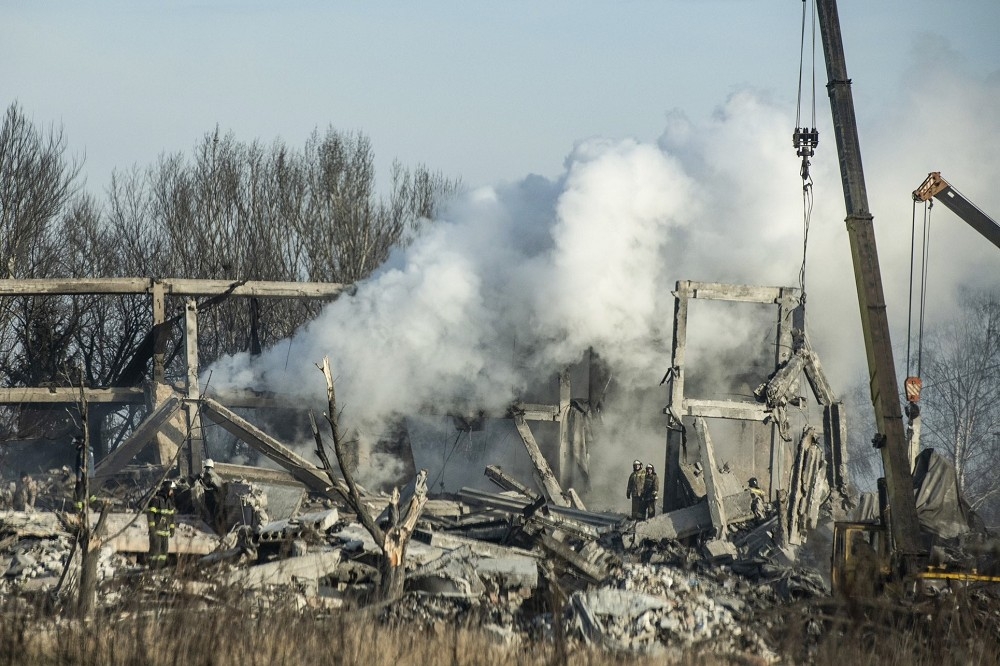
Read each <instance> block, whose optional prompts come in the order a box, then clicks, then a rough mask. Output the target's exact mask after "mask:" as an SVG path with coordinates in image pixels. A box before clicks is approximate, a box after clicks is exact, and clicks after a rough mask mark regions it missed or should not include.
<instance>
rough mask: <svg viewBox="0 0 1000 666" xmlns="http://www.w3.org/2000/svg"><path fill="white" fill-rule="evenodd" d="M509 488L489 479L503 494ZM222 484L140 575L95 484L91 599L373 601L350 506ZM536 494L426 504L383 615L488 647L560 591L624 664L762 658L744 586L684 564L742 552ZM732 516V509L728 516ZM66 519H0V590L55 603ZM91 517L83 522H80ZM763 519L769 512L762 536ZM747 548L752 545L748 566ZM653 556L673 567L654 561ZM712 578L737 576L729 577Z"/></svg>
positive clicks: (140, 559) (370, 501)
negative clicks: (707, 653)
mask: <svg viewBox="0 0 1000 666" xmlns="http://www.w3.org/2000/svg"><path fill="white" fill-rule="evenodd" d="M495 469H497V470H498V469H499V468H495ZM123 473H124V472H123ZM57 474H58V472H56V471H54V472H53V475H57ZM494 475H495V476H496V478H498V479H503V478H504V477H505V476H506V475H505V474H498V473H496V472H494ZM130 478H135V475H132V477H130ZM491 478H492V477H491ZM44 481H46V480H44V479H43V483H42V484H41V485H42V486H43V487H46V488H49V489H50V491H51V489H54V488H59V485H58V484H53V483H45V482H44ZM509 481H510V479H509V478H508V480H507V481H503V483H504V484H505V485H507V486H511V485H513V484H511V483H509ZM156 485H157V479H151V480H150V483H149V486H150V489H152V488H155V487H156ZM226 486H227V489H226V490H227V492H226V495H225V497H226V501H225V503H224V504H223V515H225V516H226V519H225V520H219V521H214V522H211V523H210V522H209V521H208V520H206V518H209V516H202V515H189V514H181V515H178V517H177V525H178V527H177V532H176V534H175V535H174V537H173V538H172V539H171V541H170V558H171V561H172V562H174V561H175V562H177V563H178V565H179V566H178V567H177V568H176V569H168V570H167V571H166V572H156V573H153V572H150V571H148V570H147V569H146V568H145V566H144V556H145V552H146V550H147V549H148V538H147V535H146V528H147V525H146V520H145V517H144V515H143V513H142V510H141V509H142V506H141V504H137V503H136V499H135V498H137V497H139V498H141V497H142V495H143V494H142V493H136V492H135V489H134V488H133V487H131V486H129V485H127V484H123V485H120V486H118V487H113V486H110V485H109V488H108V489H107V490H105V493H110V495H111V497H110V498H109V499H108V500H107V501H108V502H109V504H110V506H111V509H110V511H109V512H108V517H107V520H106V526H107V529H106V530H105V531H104V532H103V534H104V537H103V538H102V539H100V540H99V543H98V545H97V547H98V549H99V557H98V576H97V579H98V585H99V589H100V590H101V594H100V595H99V597H98V598H99V603H100V604H103V605H104V606H107V607H113V606H115V605H116V604H120V603H123V602H124V600H125V599H127V598H128V595H129V594H130V593H129V592H128V590H130V589H133V590H134V586H135V585H136V582H135V581H136V580H140V579H137V578H136V577H137V576H139V577H144V579H149V580H152V579H153V578H154V577H155V578H160V579H164V580H166V579H169V577H171V576H175V577H177V578H178V579H179V580H178V582H179V584H181V586H182V587H181V588H178V590H179V592H177V594H184V595H187V596H190V597H191V598H196V599H198V600H199V603H212V600H213V599H216V598H220V593H219V590H218V589H217V588H224V587H227V586H229V587H232V588H235V589H239V590H242V591H243V593H244V594H252V595H265V596H267V595H271V594H275V593H278V592H279V591H281V590H285V591H286V592H287V593H291V595H292V598H295V599H298V602H297V604H298V607H300V608H302V609H311V610H314V611H317V612H336V610H337V609H338V608H343V607H347V606H354V605H357V604H359V603H364V601H365V599H367V598H369V597H370V596H371V595H372V593H373V590H374V587H375V585H376V584H377V582H378V579H379V566H378V564H379V554H380V553H379V548H378V546H377V544H376V543H375V541H374V539H373V538H372V536H371V535H370V534H369V532H368V531H367V530H366V529H365V528H364V527H362V526H361V525H360V524H359V523H358V522H356V520H355V517H354V516H353V514H352V513H351V511H350V509H349V507H347V506H345V505H343V504H342V503H340V502H338V501H336V500H335V499H333V498H331V497H330V496H329V495H328V494H317V493H315V492H313V493H312V494H311V495H310V496H309V497H307V498H305V500H304V501H302V502H301V503H300V502H298V501H296V504H300V506H297V508H296V511H295V512H294V515H292V516H289V517H286V518H282V519H280V520H267V519H266V515H267V514H266V507H267V506H268V502H267V499H268V498H267V496H266V493H265V492H264V491H263V490H262V488H261V487H260V486H258V485H257V484H254V483H252V482H249V481H245V480H237V479H232V480H230V481H228V482H227V484H226ZM126 487H127V488H128V492H125V490H124V489H125V488H126ZM52 492H59V491H52ZM116 493H117V494H116ZM544 497H545V495H544V493H539V492H535V491H533V490H531V489H530V488H529V487H528V486H523V487H521V488H517V487H512V488H510V490H509V491H505V492H504V493H502V494H494V493H486V492H483V491H478V490H473V489H468V488H466V489H463V490H462V491H461V492H459V493H458V494H457V495H456V496H454V497H451V498H447V497H442V498H435V499H434V500H432V501H434V502H437V503H438V504H437V507H438V508H437V510H435V511H430V512H427V513H425V514H424V515H422V517H421V519H420V521H419V523H418V528H417V530H416V532H415V533H414V537H413V539H412V540H411V541H410V542H409V544H408V546H407V551H406V558H405V566H406V568H407V576H406V586H405V589H406V592H407V594H406V595H405V596H404V598H402V599H400V600H399V601H398V602H396V603H394V604H392V605H390V606H388V607H386V609H385V610H384V611H383V612H382V613H383V616H384V617H385V618H394V619H398V620H403V619H406V620H408V621H416V622H427V623H433V622H438V621H443V620H447V619H449V618H455V617H459V616H465V615H467V614H469V613H472V614H479V615H480V616H481V617H482V618H483V625H484V626H486V627H488V628H490V631H491V632H492V633H493V634H495V635H496V636H497V638H498V640H502V641H504V642H506V643H516V642H519V641H521V640H524V639H526V638H529V637H535V638H537V637H542V636H545V635H547V634H548V633H550V632H551V630H552V625H553V622H554V621H555V617H554V616H553V615H552V614H551V611H546V610H545V608H546V602H544V601H543V600H545V599H548V598H549V597H550V595H551V590H553V589H559V590H562V591H564V593H566V594H568V597H567V599H568V601H567V603H566V604H565V605H563V606H562V610H561V611H560V612H561V615H560V619H559V621H560V622H562V623H563V625H564V627H565V628H567V635H568V636H569V637H570V638H571V639H573V640H579V641H581V642H584V643H586V642H589V643H592V644H595V645H601V646H604V647H605V648H606V649H609V650H615V651H626V652H631V653H637V654H638V653H647V654H656V653H660V652H663V651H665V650H671V649H682V648H685V647H688V646H692V645H696V644H699V643H700V642H702V641H712V642H713V644H714V645H716V646H723V647H725V649H726V650H729V651H740V650H743V651H751V652H753V653H754V654H755V655H764V656H766V655H770V654H771V652H770V650H769V648H768V647H767V646H766V645H765V644H764V643H763V642H762V639H760V638H759V637H758V636H757V635H756V634H755V633H754V632H752V631H750V630H748V629H746V628H745V626H744V625H745V623H746V621H747V617H746V616H745V614H744V613H743V611H744V610H745V609H747V608H756V607H757V605H759V602H753V603H751V602H747V601H741V600H740V599H739V598H738V596H739V595H738V594H737V593H736V590H737V589H752V585H751V584H750V583H741V584H740V585H730V586H728V588H727V587H726V585H725V583H724V582H723V583H719V582H718V581H716V580H712V579H710V578H708V577H706V576H705V575H704V574H703V573H699V572H697V571H695V570H694V569H693V568H692V565H693V563H700V564H701V566H705V567H712V566H717V565H714V564H710V562H711V561H712V560H720V557H719V553H720V552H721V553H724V554H728V555H730V556H732V555H733V554H734V553H735V552H736V551H737V550H742V549H737V548H736V546H735V545H733V543H735V541H734V542H733V543H730V542H729V541H725V542H721V541H719V540H714V541H713V540H709V541H706V542H705V543H704V551H702V552H704V553H706V554H707V555H702V554H700V553H699V551H698V549H697V548H696V546H697V545H698V544H697V541H698V539H700V537H699V534H701V532H699V531H698V530H694V531H691V530H688V531H686V532H683V533H685V534H687V540H688V542H687V544H686V545H685V544H684V543H682V541H683V539H684V538H685V537H677V536H671V537H669V539H666V540H665V537H663V536H658V539H660V540H661V541H663V543H662V544H660V543H658V542H657V541H656V540H654V539H652V538H651V537H652V535H653V534H654V530H652V529H651V528H649V527H648V526H643V525H642V524H639V525H636V524H635V523H634V522H632V521H630V520H628V519H626V517H625V516H622V515H620V514H615V513H603V512H600V511H588V510H585V509H582V508H577V507H574V506H570V502H568V501H566V502H549V501H546V500H545V499H544ZM56 500H57V498H54V497H46V498H44V502H45V506H58V505H59V503H58V501H56ZM364 501H365V503H366V504H367V505H368V506H370V507H371V508H372V510H373V511H376V512H377V511H378V510H379V509H380V508H382V507H384V506H385V504H386V503H387V501H388V499H387V498H385V497H382V496H379V495H375V494H370V495H368V496H365V497H364ZM741 511H742V513H741ZM745 514H746V511H743V510H742V509H740V510H737V511H734V512H732V515H741V516H742V515H745ZM666 515H667V514H665V516H666ZM79 518H80V516H78V515H77V514H75V513H72V512H65V511H52V510H41V509H40V510H36V511H35V512H33V513H27V512H14V511H6V512H0V574H2V577H0V594H2V595H3V596H5V597H16V596H27V597H30V596H32V595H38V594H45V595H49V596H51V597H53V598H59V597H60V596H65V595H66V594H67V593H68V590H70V589H72V586H73V585H74V584H75V577H74V576H72V575H70V576H67V575H66V572H67V571H68V570H71V569H73V567H74V566H77V565H75V564H74V562H76V561H78V560H79V555H78V553H76V552H75V551H76V550H77V549H76V548H75V546H74V542H75V540H76V534H77V531H78V528H79ZM663 518H664V516H658V517H657V518H654V519H653V520H651V521H646V522H647V523H653V524H655V523H656V521H662V520H663ZM96 520H97V514H96V512H92V513H91V515H90V521H91V523H93V522H96ZM707 520H708V524H709V525H711V520H710V517H709V518H708V519H707ZM775 522H776V520H775V517H774V516H771V517H770V519H769V520H768V521H767V524H769V525H772V526H773V525H774V524H775ZM699 524H700V523H699ZM220 528H221V529H220ZM227 528H228V529H227ZM702 531H704V530H702ZM661 532H662V530H661ZM744 533H749V530H747V529H745V528H744V529H737V528H735V527H734V528H733V529H732V530H731V531H730V533H729V535H730V536H731V537H734V538H735V537H741V536H743V534H744ZM637 534H638V535H645V536H643V537H641V538H639V539H638V540H637V542H636V543H627V542H629V541H630V540H629V539H628V538H627V537H628V536H629V535H631V536H632V537H634V536H635V535H637ZM667 540H669V541H670V542H671V545H668V544H667V543H666V541H667ZM632 541H636V540H635V539H634V538H633V539H632ZM761 551H762V549H761V548H757V549H756V551H755V554H759V552H761ZM667 553H674V555H672V556H670V557H664V556H665V555H666V554H667ZM721 559H727V560H732V559H733V557H728V558H721ZM184 562H188V563H190V564H193V565H194V566H185V565H183V563H184ZM722 566H724V565H722ZM720 570H721V569H720ZM754 575H757V576H761V574H759V573H754ZM725 576H730V577H737V578H738V577H741V574H739V573H736V572H735V570H731V571H729V573H726V574H725V575H724V576H723V577H725ZM741 586H742V587H741ZM724 599H725V600H724ZM529 600H535V601H532V602H530V603H529ZM268 603H269V602H268Z"/></svg>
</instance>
